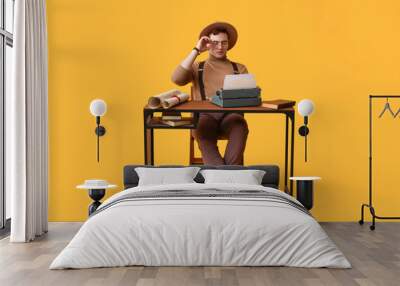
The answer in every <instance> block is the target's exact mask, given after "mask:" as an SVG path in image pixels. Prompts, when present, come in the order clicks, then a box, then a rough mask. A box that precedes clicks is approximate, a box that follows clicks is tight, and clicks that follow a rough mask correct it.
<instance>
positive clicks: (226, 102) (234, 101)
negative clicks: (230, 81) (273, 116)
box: [211, 87, 261, 107]
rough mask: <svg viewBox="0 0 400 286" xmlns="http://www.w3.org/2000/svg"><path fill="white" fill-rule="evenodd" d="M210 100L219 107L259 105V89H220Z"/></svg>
mask: <svg viewBox="0 0 400 286" xmlns="http://www.w3.org/2000/svg"><path fill="white" fill-rule="evenodd" d="M211 102H212V103H214V104H216V105H218V106H221V107H245V106H259V105H261V89H260V88H259V87H256V88H246V89H220V90H218V91H217V92H216V95H214V96H213V97H212V98H211Z"/></svg>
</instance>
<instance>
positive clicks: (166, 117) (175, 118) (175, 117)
mask: <svg viewBox="0 0 400 286" xmlns="http://www.w3.org/2000/svg"><path fill="white" fill-rule="evenodd" d="M161 122H162V123H164V124H166V125H169V126H172V127H176V126H184V125H189V124H192V121H191V120H185V119H184V118H182V116H181V114H180V113H179V112H178V113H176V112H167V111H164V112H163V114H162V117H161Z"/></svg>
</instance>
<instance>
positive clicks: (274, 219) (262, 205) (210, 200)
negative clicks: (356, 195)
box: [50, 165, 351, 269]
mask: <svg viewBox="0 0 400 286" xmlns="http://www.w3.org/2000/svg"><path fill="white" fill-rule="evenodd" d="M138 167H140V169H143V167H146V168H147V167H150V166H141V165H128V166H125V167H124V187H125V190H124V191H122V192H120V193H117V194H115V195H113V196H111V197H110V198H108V199H107V200H106V201H104V202H103V204H102V205H101V206H100V207H99V209H98V210H97V211H96V212H95V213H94V214H93V215H92V216H91V217H90V218H89V219H88V220H87V221H86V222H85V223H84V224H83V225H82V227H81V228H80V230H79V231H78V233H77V234H76V235H75V237H74V238H73V239H72V240H71V242H70V243H69V244H68V245H67V246H66V247H65V248H64V249H63V250H62V252H61V253H60V254H59V255H58V256H57V257H56V258H55V259H54V261H53V262H52V264H51V265H50V269H68V268H92V267H118V266H130V265H144V266H292V267H312V268H314V267H329V268H350V267H351V265H350V263H349V262H348V260H347V259H346V258H345V256H344V255H343V253H342V252H341V251H340V250H339V249H338V248H337V247H336V245H335V244H334V242H333V241H332V240H331V239H330V238H329V237H328V236H327V234H326V233H325V231H324V230H323V229H322V228H321V226H320V225H319V224H318V222H317V221H316V220H315V219H314V218H313V217H312V215H311V214H310V213H309V212H308V211H307V210H306V209H305V208H304V207H303V206H302V205H301V204H300V203H299V202H298V201H297V200H295V199H294V198H293V197H291V196H289V195H287V194H286V193H284V192H282V191H280V190H278V186H279V168H278V166H275V165H257V166H246V167H243V166H219V167H215V166H201V167H200V168H201V171H202V172H203V171H205V170H238V171H240V172H241V173H244V172H248V171H246V170H260V171H264V172H265V174H264V172H263V175H262V178H260V183H261V184H259V185H254V184H251V185H250V184H242V183H240V184H238V183H237V182H236V183H218V182H217V183H215V182H211V183H209V182H206V183H204V176H205V175H204V174H205V173H202V174H203V175H202V174H201V173H200V172H198V173H197V175H196V176H195V177H194V182H193V183H179V184H174V183H172V184H155V185H149V186H147V185H140V184H139V176H138V173H137V172H136V170H139V169H136V168H138ZM160 167H162V168H171V170H172V169H173V168H181V167H184V166H160ZM152 168H154V167H152ZM155 168H157V167H155ZM145 170H147V169H145Z"/></svg>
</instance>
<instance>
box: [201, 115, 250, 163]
mask: <svg viewBox="0 0 400 286" xmlns="http://www.w3.org/2000/svg"><path fill="white" fill-rule="evenodd" d="M248 133H249V129H248V127H247V122H246V120H245V119H244V117H243V116H242V115H241V114H237V113H229V114H225V115H224V114H223V113H201V114H200V118H199V122H198V126H197V128H196V129H195V130H193V135H194V138H195V139H196V141H197V143H198V145H199V148H200V151H201V154H202V157H203V163H204V164H205V165H243V152H244V149H245V147H246V140H247V135H248ZM221 136H222V137H224V138H227V139H228V144H227V146H226V150H225V154H224V158H222V156H221V154H220V152H219V150H218V145H217V140H218V137H221Z"/></svg>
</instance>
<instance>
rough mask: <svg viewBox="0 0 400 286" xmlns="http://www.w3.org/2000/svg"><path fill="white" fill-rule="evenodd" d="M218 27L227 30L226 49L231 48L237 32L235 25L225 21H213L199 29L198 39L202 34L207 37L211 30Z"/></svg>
mask: <svg viewBox="0 0 400 286" xmlns="http://www.w3.org/2000/svg"><path fill="white" fill-rule="evenodd" d="M218 28H220V29H221V28H222V29H225V30H226V31H227V32H228V38H229V47H228V50H230V49H232V48H233V46H234V45H235V44H236V41H237V38H238V33H237V31H236V29H235V27H233V26H232V25H231V24H229V23H226V22H215V23H212V24H210V25H208V26H207V27H205V28H204V29H203V30H202V31H201V33H200V35H199V39H200V38H201V37H203V36H207V37H208V36H209V35H210V33H211V31H212V30H214V29H218Z"/></svg>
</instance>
